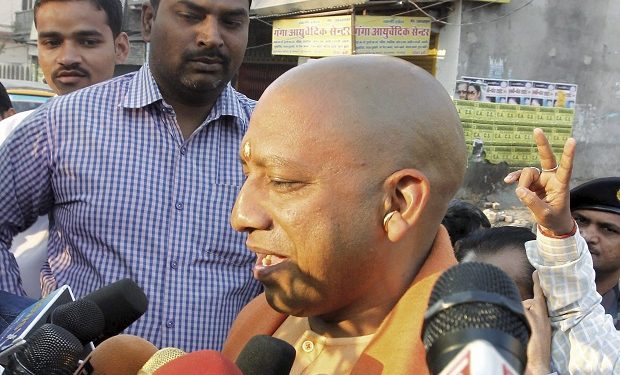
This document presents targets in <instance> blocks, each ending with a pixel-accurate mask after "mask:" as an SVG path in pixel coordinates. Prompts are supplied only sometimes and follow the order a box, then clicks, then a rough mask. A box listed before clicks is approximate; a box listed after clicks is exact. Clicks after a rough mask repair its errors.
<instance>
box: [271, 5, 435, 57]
mask: <svg viewBox="0 0 620 375" xmlns="http://www.w3.org/2000/svg"><path fill="white" fill-rule="evenodd" d="M354 17H355V18H354V22H355V27H354V28H353V30H354V33H353V34H354V35H353V34H352V33H351V29H352V27H351V26H352V24H353V20H352V16H350V15H346V16H331V17H310V18H295V19H280V20H275V21H274V23H273V33H272V50H271V53H272V54H273V55H292V56H308V57H322V56H334V55H351V54H365V53H374V54H383V55H392V56H415V55H426V54H428V49H429V41H430V35H431V19H430V18H427V17H388V16H354ZM354 45H355V48H353V46H354Z"/></svg>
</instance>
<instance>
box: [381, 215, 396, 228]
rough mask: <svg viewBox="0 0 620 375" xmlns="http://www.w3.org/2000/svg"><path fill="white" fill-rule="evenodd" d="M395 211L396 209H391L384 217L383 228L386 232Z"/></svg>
mask: <svg viewBox="0 0 620 375" xmlns="http://www.w3.org/2000/svg"><path fill="white" fill-rule="evenodd" d="M395 213H396V211H390V212H388V213H387V214H385V217H384V218H383V230H385V231H386V232H387V224H388V222H389V221H390V219H391V218H392V216H394V214H395Z"/></svg>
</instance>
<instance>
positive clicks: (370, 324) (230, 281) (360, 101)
mask: <svg viewBox="0 0 620 375" xmlns="http://www.w3.org/2000/svg"><path fill="white" fill-rule="evenodd" d="M250 5H251V1H248V0H184V1H179V0H151V1H150V2H148V3H145V5H144V6H143V13H142V32H143V37H144V40H145V41H147V42H149V43H150V48H149V56H148V61H147V62H146V63H145V64H144V66H143V67H142V68H141V69H140V70H139V71H137V72H134V73H129V74H126V75H122V76H120V77H115V78H113V77H112V76H113V72H114V66H115V64H118V63H121V62H123V61H124V59H125V58H126V56H127V54H128V49H129V44H128V39H127V35H126V34H125V33H123V32H122V31H121V24H122V22H121V20H122V7H121V3H120V1H119V0H72V1H67V0H36V2H35V11H34V17H35V25H36V28H37V32H38V43H37V48H38V52H39V60H40V62H41V69H42V70H43V74H44V76H45V79H46V81H47V82H48V84H49V85H50V87H52V89H53V90H54V91H55V92H56V93H57V94H58V96H57V97H55V98H53V99H52V100H50V101H49V103H47V104H45V105H43V106H41V107H40V108H39V109H37V110H35V111H31V112H29V113H21V114H17V115H13V116H11V117H8V116H7V117H8V118H7V119H6V120H3V121H1V122H0V132H1V131H3V130H2V129H5V130H4V134H6V135H5V136H3V138H1V139H0V142H1V145H0V191H2V194H1V195H0V297H1V299H0V323H1V324H3V325H4V326H6V325H8V324H9V323H10V322H11V320H13V319H14V318H15V317H16V316H17V315H18V314H19V312H20V311H21V310H23V309H24V308H25V307H27V306H29V305H30V304H32V303H33V302H34V301H35V300H34V299H33V298H30V297H28V296H27V293H26V290H25V289H24V287H23V279H22V274H21V273H20V271H21V270H20V266H19V265H18V261H17V260H16V257H15V256H14V249H13V250H12V249H11V248H12V245H13V244H14V241H15V238H16V237H17V236H19V235H22V236H23V235H24V232H25V231H28V230H33V229H32V228H35V229H36V230H41V229H40V228H41V225H39V226H37V225H36V222H43V228H44V231H45V232H46V236H44V240H42V241H38V242H36V243H32V244H30V245H29V246H31V247H32V248H33V250H32V251H38V252H39V253H41V254H42V264H41V267H40V269H41V275H40V287H41V294H42V295H43V296H45V295H47V294H49V293H50V292H52V291H54V290H55V289H56V288H58V287H60V286H62V285H65V284H66V285H69V286H70V287H71V288H72V290H73V292H74V294H75V295H76V296H77V297H80V296H84V295H87V294H88V293H90V292H92V291H93V290H96V289H98V288H100V287H102V286H104V285H107V284H110V283H112V282H114V281H116V280H119V279H123V278H130V279H132V280H134V281H135V282H136V283H137V284H138V285H139V286H140V287H141V288H142V289H143V290H144V292H145V294H146V296H147V297H148V301H149V308H148V310H147V311H146V313H145V314H144V316H142V317H141V318H140V319H138V320H137V321H136V322H135V323H134V324H132V325H131V326H130V327H129V328H128V330H127V332H128V333H132V334H135V335H137V336H140V337H143V338H145V339H147V340H148V341H150V342H151V343H152V344H154V345H155V346H156V347H160V348H161V347H176V348H180V349H182V350H184V351H187V352H190V351H197V350H202V349H213V350H221V351H222V353H223V355H224V356H226V357H227V358H229V359H230V360H232V361H234V360H235V359H236V358H237V356H238V355H239V353H240V352H241V350H242V349H243V348H244V346H245V345H246V344H247V343H248V341H249V340H250V339H252V337H254V336H256V335H259V334H266V335H270V336H273V337H275V338H279V339H281V340H284V341H286V342H288V343H289V344H290V345H292V346H293V347H294V348H295V351H296V357H295V360H294V362H293V364H292V369H291V374H302V373H304V374H316V373H321V374H325V373H327V374H348V373H352V374H380V373H383V374H412V373H415V374H423V373H428V369H427V365H426V354H425V347H424V345H423V343H422V339H421V333H422V329H423V324H424V317H425V312H426V310H427V307H428V301H429V298H430V296H431V292H432V289H433V286H434V284H435V281H436V280H437V279H438V278H439V277H440V275H441V274H442V273H443V272H444V271H446V270H447V269H449V268H450V267H452V266H454V265H456V264H457V263H458V262H484V263H490V264H493V265H495V266H497V267H499V268H500V269H502V270H503V271H504V272H505V273H506V274H507V275H508V276H510V278H511V279H512V280H514V283H515V284H516V286H517V287H518V290H519V293H520V296H521V300H522V301H523V302H522V304H523V306H522V307H520V308H522V312H523V314H524V316H525V317H526V318H527V320H528V322H529V327H530V329H531V336H530V340H529V344H528V348H527V358H528V360H527V368H526V372H527V373H528V374H548V373H552V372H554V371H555V372H556V373H558V374H577V373H606V374H612V373H618V372H620V334H619V333H618V331H617V330H616V329H620V322H619V318H620V284H619V280H620V177H607V178H601V179H597V180H594V181H591V182H588V183H586V184H583V185H581V186H578V187H576V188H574V189H573V190H570V188H569V187H570V182H571V175H572V168H573V159H574V155H575V141H574V140H573V139H569V140H568V141H567V142H566V144H565V147H564V151H563V154H562V157H561V159H560V160H556V158H555V156H554V154H553V150H552V148H551V146H550V145H549V142H548V141H547V138H546V136H545V134H544V133H543V132H542V131H541V130H540V129H536V130H535V131H534V135H533V138H534V142H535V144H536V145H537V147H538V152H539V156H540V168H537V167H529V168H524V169H522V170H519V171H516V172H512V173H511V174H509V175H508V176H506V179H505V181H506V183H509V184H516V186H517V187H516V190H515V194H516V195H517V197H518V198H519V199H520V200H521V202H522V203H523V204H524V205H525V206H526V207H527V208H528V209H529V210H530V212H531V213H532V215H533V218H534V220H535V221H536V224H537V226H536V228H535V230H534V231H531V230H529V229H525V228H512V227H503V228H491V225H490V223H489V221H488V220H487V218H486V217H485V216H484V214H483V213H481V212H480V210H479V209H477V208H476V207H475V206H474V205H471V204H468V203H467V202H463V201H458V200H454V199H453V198H454V196H455V195H456V193H457V190H458V189H459V187H460V186H461V184H462V183H463V178H464V176H465V172H466V166H467V150H466V147H465V140H464V136H463V130H462V126H461V122H460V120H459V117H458V113H457V111H456V109H455V107H454V104H453V101H452V99H451V98H450V96H449V95H448V93H447V92H446V90H445V89H444V88H443V86H442V85H441V84H440V83H439V82H438V81H437V80H436V79H435V78H434V77H433V76H432V75H430V74H429V73H427V72H426V71H424V70H423V69H421V68H419V67H416V66H415V65H413V64H410V63H409V62H406V61H404V60H402V59H398V58H395V57H388V56H379V55H359V56H338V57H328V58H323V59H318V60H316V61H311V62H309V63H306V64H303V65H300V66H298V67H296V68H293V69H291V70H289V71H288V72H286V73H284V74H283V75H281V76H280V77H279V78H277V79H276V80H275V81H274V82H273V83H272V84H271V85H270V86H269V87H268V88H267V89H266V91H265V92H264V94H263V95H262V97H261V98H260V100H259V101H258V102H255V101H253V100H251V99H249V98H247V97H245V96H244V95H243V94H241V93H239V92H237V91H236V90H235V89H234V88H233V87H232V85H231V79H232V78H233V77H234V75H235V74H236V72H237V71H238V69H239V67H240V65H241V63H242V61H243V57H244V52H245V49H246V45H247V41H248V28H249V9H250ZM386 71H389V72H390V73H389V74H386V73H385V72H386ZM4 94H5V93H4ZM2 96H3V95H2V91H0V105H2V107H0V114H2V116H3V118H4V116H5V115H4V114H5V113H6V114H9V113H8V111H10V108H11V105H10V101H9V103H8V104H5V101H4V100H3V99H2V98H1V97H2ZM386 103H389V105H386ZM5 107H6V108H5ZM412 114H413V115H412ZM29 228H30V229H29ZM25 233H28V232H25ZM31 297H37V296H31ZM1 328H3V327H2V326H0V329H1Z"/></svg>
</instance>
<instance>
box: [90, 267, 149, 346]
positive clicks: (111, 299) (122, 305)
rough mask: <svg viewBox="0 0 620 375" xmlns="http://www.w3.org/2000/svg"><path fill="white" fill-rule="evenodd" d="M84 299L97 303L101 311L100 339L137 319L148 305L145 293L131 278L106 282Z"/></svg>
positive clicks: (111, 334) (118, 331)
mask: <svg viewBox="0 0 620 375" xmlns="http://www.w3.org/2000/svg"><path fill="white" fill-rule="evenodd" d="M84 299H86V300H89V301H92V302H94V303H95V304H97V306H98V307H99V308H100V309H101V311H102V312H103V316H104V317H105V328H104V330H103V337H102V338H101V340H105V339H107V338H109V337H112V336H114V335H117V334H119V333H121V332H122V331H123V330H124V329H125V328H127V327H128V326H129V325H130V324H131V323H133V322H135V321H136V320H138V318H139V317H141V316H142V314H144V312H145V311H146V308H147V306H148V300H147V298H146V295H145V294H144V292H143V291H142V289H141V288H140V287H139V286H138V284H136V283H135V282H134V281H133V280H131V279H122V280H118V281H116V282H113V283H111V284H108V285H106V286H104V287H102V288H99V289H97V290H95V291H94V292H92V293H90V294H88V295H87V296H85V297H84ZM101 340H100V341H101Z"/></svg>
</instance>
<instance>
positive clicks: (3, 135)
mask: <svg viewBox="0 0 620 375" xmlns="http://www.w3.org/2000/svg"><path fill="white" fill-rule="evenodd" d="M32 112H34V109H32V110H30V111H24V112H17V113H16V114H14V115H13V116H11V117H7V118H5V119H4V120H2V121H0V145H1V144H2V143H4V140H5V139H7V138H8V137H9V134H11V132H12V131H13V129H15V128H16V127H17V126H19V124H21V122H22V121H23V120H24V119H25V118H26V117H28V115H29V114H31V113H32Z"/></svg>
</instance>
